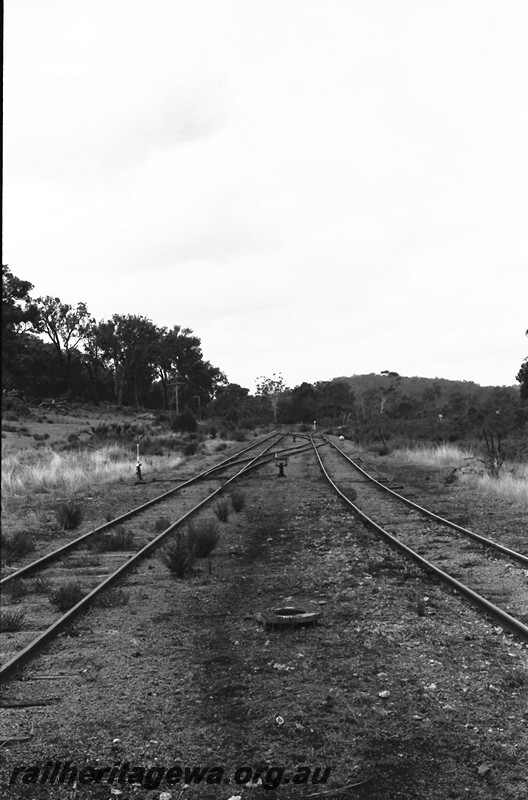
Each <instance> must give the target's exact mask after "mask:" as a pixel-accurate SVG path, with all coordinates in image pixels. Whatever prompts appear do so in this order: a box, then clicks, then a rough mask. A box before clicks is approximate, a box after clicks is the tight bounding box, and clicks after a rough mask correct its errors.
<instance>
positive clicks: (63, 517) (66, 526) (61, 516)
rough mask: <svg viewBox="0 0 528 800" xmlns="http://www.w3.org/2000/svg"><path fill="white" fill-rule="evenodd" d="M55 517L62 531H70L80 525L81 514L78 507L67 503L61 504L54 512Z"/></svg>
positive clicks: (80, 509)
mask: <svg viewBox="0 0 528 800" xmlns="http://www.w3.org/2000/svg"><path fill="white" fill-rule="evenodd" d="M55 516H56V518H57V522H58V523H59V525H60V526H61V528H62V530H63V531H72V530H75V528H78V527H79V525H80V524H81V522H82V518H83V512H82V508H81V506H80V505H78V504H77V503H73V502H71V501H69V502H67V503H61V505H60V506H59V507H58V508H57V510H56V512H55Z"/></svg>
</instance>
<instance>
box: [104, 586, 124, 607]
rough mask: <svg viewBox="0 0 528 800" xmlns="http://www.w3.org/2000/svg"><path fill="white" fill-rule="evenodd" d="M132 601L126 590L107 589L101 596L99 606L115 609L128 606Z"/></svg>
mask: <svg viewBox="0 0 528 800" xmlns="http://www.w3.org/2000/svg"><path fill="white" fill-rule="evenodd" d="M129 600H130V594H129V592H125V590H124V589H107V590H106V591H105V592H103V593H102V594H100V595H99V597H98V599H97V605H98V606H100V608H114V607H115V606H126V605H128V601H129Z"/></svg>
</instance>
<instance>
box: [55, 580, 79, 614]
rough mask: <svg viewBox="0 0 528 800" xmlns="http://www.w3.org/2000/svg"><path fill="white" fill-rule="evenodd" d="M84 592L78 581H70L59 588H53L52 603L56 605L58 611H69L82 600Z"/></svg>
mask: <svg viewBox="0 0 528 800" xmlns="http://www.w3.org/2000/svg"><path fill="white" fill-rule="evenodd" d="M83 597H84V592H83V590H82V588H81V585H80V583H79V582H78V581H70V582H69V583H65V584H64V585H63V586H59V587H58V589H53V590H52V591H51V592H50V594H49V601H50V603H51V604H52V605H53V606H55V608H56V609H57V610H58V611H68V610H69V609H70V608H73V606H75V605H77V603H78V602H79V601H80V600H82V599H83Z"/></svg>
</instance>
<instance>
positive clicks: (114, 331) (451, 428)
mask: <svg viewBox="0 0 528 800" xmlns="http://www.w3.org/2000/svg"><path fill="white" fill-rule="evenodd" d="M32 289H33V285H32V284H31V283H30V282H29V281H25V280H21V279H20V278H18V277H16V276H15V275H13V273H12V272H11V271H10V269H9V267H8V266H5V265H4V266H2V374H3V388H4V393H5V392H12V391H20V392H22V393H24V395H25V396H27V397H28V398H31V399H33V400H37V401H39V400H42V399H44V398H58V397H70V398H76V399H79V400H82V401H85V402H93V403H96V404H97V403H99V402H102V401H106V402H113V403H115V404H117V405H119V406H122V405H131V406H135V407H142V408H151V409H165V410H173V411H174V412H176V414H181V413H183V412H186V413H189V414H191V415H194V416H195V417H204V418H205V417H212V418H215V419H218V420H221V421H222V422H223V423H225V424H226V425H227V426H228V427H230V428H236V427H252V426H255V425H259V424H268V423H281V424H298V423H301V424H304V425H306V426H308V427H312V425H313V422H314V421H315V422H316V423H317V424H318V426H321V425H326V426H333V427H339V428H342V429H346V430H347V431H348V432H349V433H350V435H353V436H355V437H356V438H358V439H362V438H363V439H367V440H369V439H370V440H371V439H375V438H380V437H381V438H382V439H383V438H384V437H385V436H391V435H401V436H403V437H406V438H409V439H420V438H424V439H438V440H442V441H446V440H451V441H456V440H457V439H460V438H463V437H464V436H474V435H477V434H479V433H480V432H481V431H482V429H483V428H488V429H491V430H498V431H501V432H502V433H503V434H504V435H508V434H509V433H516V432H519V431H521V430H522V429H523V427H524V428H525V426H526V425H527V414H528V358H527V359H525V360H524V362H523V364H522V365H521V368H520V370H519V373H518V374H517V376H516V378H517V381H518V382H519V384H520V390H519V388H518V387H515V386H510V387H504V386H503V387H482V386H479V385H478V384H475V383H473V382H471V381H449V380H445V379H440V378H438V379H428V378H420V377H402V376H400V375H399V374H398V373H397V372H394V371H391V370H384V371H383V372H381V373H379V374H370V375H353V376H351V377H339V378H335V379H333V380H331V381H318V382H315V383H307V382H303V383H302V384H300V385H299V386H296V387H294V388H288V387H287V386H286V383H285V381H284V378H283V377H282V375H281V374H280V373H279V374H274V375H273V376H272V377H261V378H259V379H257V389H256V393H255V395H251V394H250V392H249V389H247V388H245V387H243V386H240V385H238V384H236V383H229V382H228V380H227V378H226V376H225V375H224V373H223V372H222V371H221V370H220V369H219V368H218V367H215V366H213V365H212V364H211V363H210V362H209V361H207V360H205V359H204V357H203V353H202V349H201V342H200V339H199V337H198V336H196V335H195V334H194V333H193V331H192V330H191V329H190V328H184V327H181V326H180V325H173V326H172V328H166V327H159V326H157V325H155V324H154V322H152V320H150V319H148V318H146V317H144V316H140V315H132V314H125V315H123V314H114V315H112V317H111V318H110V319H107V320H101V321H99V322H97V321H96V320H95V319H94V318H93V316H92V315H91V314H90V312H89V311H88V308H87V306H86V304H85V303H82V302H80V303H77V305H70V304H68V303H63V302H62V301H61V300H60V299H59V298H57V297H50V296H45V297H38V298H35V299H34V298H32V297H31V291H32ZM526 333H527V335H528V331H527V332H526Z"/></svg>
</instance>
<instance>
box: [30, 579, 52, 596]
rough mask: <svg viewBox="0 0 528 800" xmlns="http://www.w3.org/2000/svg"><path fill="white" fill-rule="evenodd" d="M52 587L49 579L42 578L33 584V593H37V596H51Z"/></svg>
mask: <svg viewBox="0 0 528 800" xmlns="http://www.w3.org/2000/svg"><path fill="white" fill-rule="evenodd" d="M52 585H53V584H52V582H51V581H50V579H49V578H43V577H42V576H40V577H39V578H35V580H34V581H32V582H31V591H33V592H36V594H49V593H50V591H51V587H52Z"/></svg>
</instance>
